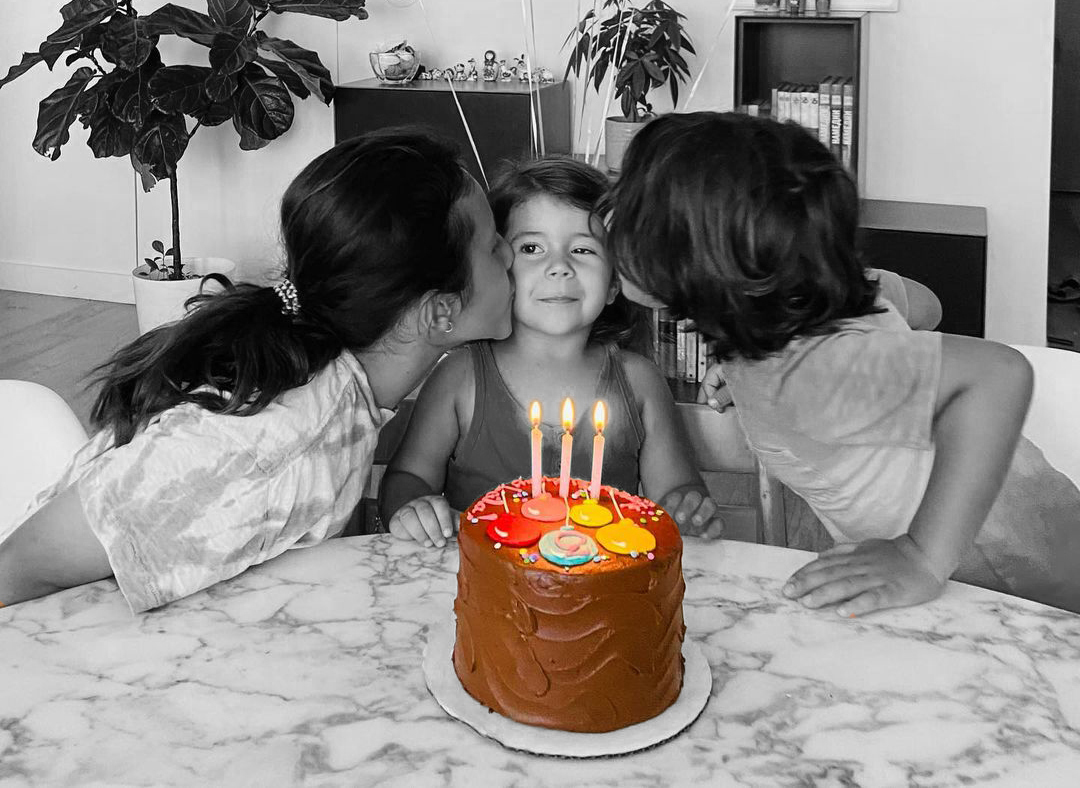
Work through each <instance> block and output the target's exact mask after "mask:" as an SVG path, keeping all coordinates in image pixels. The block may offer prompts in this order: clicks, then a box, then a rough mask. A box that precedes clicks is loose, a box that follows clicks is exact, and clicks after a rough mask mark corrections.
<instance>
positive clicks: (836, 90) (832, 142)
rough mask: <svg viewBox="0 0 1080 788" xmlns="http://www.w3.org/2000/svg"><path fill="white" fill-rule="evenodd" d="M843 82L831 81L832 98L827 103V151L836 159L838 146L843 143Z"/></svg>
mask: <svg viewBox="0 0 1080 788" xmlns="http://www.w3.org/2000/svg"><path fill="white" fill-rule="evenodd" d="M843 86H844V81H843V80H842V79H841V78H840V77H837V78H836V79H834V80H833V82H832V85H831V90H830V91H829V92H830V94H831V96H832V98H831V100H830V101H829V150H831V151H832V152H833V155H835V156H836V158H837V159H839V158H840V145H841V143H842V142H843V132H844V93H843Z"/></svg>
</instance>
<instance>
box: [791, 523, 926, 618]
mask: <svg viewBox="0 0 1080 788" xmlns="http://www.w3.org/2000/svg"><path fill="white" fill-rule="evenodd" d="M930 567H931V562H930V560H929V558H928V557H927V556H926V554H925V553H924V552H923V551H922V550H921V549H920V548H919V546H918V545H916V544H915V542H914V541H913V540H912V538H911V537H910V536H908V535H907V534H903V535H901V536H898V537H896V538H895V539H868V540H866V541H865V542H852V543H850V544H842V545H837V546H836V547H834V548H832V549H831V550H826V551H824V552H823V553H821V554H820V555H819V556H818V557H817V558H816V559H815V560H813V561H811V562H810V563H808V564H807V565H806V566H804V567H803V568H802V569H800V570H799V571H798V572H796V573H795V574H793V575H792V576H791V578H790V579H789V580H788V582H787V584H785V585H784V588H783V593H784V596H786V597H788V598H790V599H798V600H800V601H801V602H802V604H803V605H805V606H806V607H811V608H819V607H824V606H826V605H836V606H837V607H836V612H837V613H838V614H840V615H841V616H844V617H854V616H859V615H863V614H864V613H870V612H873V611H875V610H884V609H886V608H890V607H906V606H907V605H917V604H919V603H920V602H928V601H930V600H931V599H934V598H935V597H937V596H938V595H940V594H941V592H942V590H943V589H944V588H945V582H946V580H948V578H940V577H938V576H937V575H936V574H935V573H934V572H933V571H932V570H931V568H930Z"/></svg>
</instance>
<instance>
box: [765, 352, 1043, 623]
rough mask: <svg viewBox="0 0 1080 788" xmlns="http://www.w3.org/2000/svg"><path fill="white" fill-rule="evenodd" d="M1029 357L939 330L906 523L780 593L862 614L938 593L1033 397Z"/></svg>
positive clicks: (981, 514)
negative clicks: (928, 422)
mask: <svg viewBox="0 0 1080 788" xmlns="http://www.w3.org/2000/svg"><path fill="white" fill-rule="evenodd" d="M1032 380H1033V377H1032V372H1031V366H1030V365H1029V364H1028V362H1027V360H1026V359H1025V358H1024V357H1023V356H1022V355H1021V354H1020V353H1018V352H1017V351H1015V350H1013V349H1012V348H1010V347H1007V346H1006V345H1000V344H997V343H995V342H988V341H986V340H982V339H973V338H970V337H959V336H952V335H948V334H945V335H943V336H942V358H941V378H940V382H939V386H938V393H937V399H936V402H935V407H934V422H933V436H934V444H935V447H936V451H935V455H934V464H933V467H932V469H931V472H930V479H929V482H928V484H927V487H926V492H925V493H924V495H923V499H922V502H921V504H920V505H919V508H918V510H917V511H916V513H915V516H914V518H913V519H912V522H911V526H910V527H909V528H908V532H907V533H906V534H903V535H901V536H898V537H896V538H895V539H872V540H868V541H866V542H860V543H853V544H845V545H840V546H838V547H835V548H833V549H832V550H827V551H825V552H824V553H822V554H821V556H820V557H819V558H818V559H817V560H815V561H811V562H810V563H809V564H807V565H806V566H805V567H803V568H802V569H800V570H799V571H798V572H796V573H795V574H794V575H793V576H792V578H791V580H790V581H789V583H788V585H787V586H785V588H784V593H785V594H787V595H788V596H791V597H802V598H803V601H804V603H805V604H806V605H808V606H809V607H821V606H823V605H828V604H834V603H843V604H842V605H841V606H840V607H839V608H838V609H837V612H839V613H840V614H841V615H851V616H854V615H859V614H862V613H869V612H871V611H873V610H880V609H884V608H890V607H903V606H905V605H914V604H918V603H920V602H925V601H928V600H930V599H933V598H934V597H936V596H937V595H938V594H940V593H941V590H942V589H943V588H944V586H945V582H946V580H948V578H949V576H950V575H951V574H952V573H953V572H954V571H955V570H956V568H957V566H959V564H960V561H961V558H962V557H963V555H964V552H965V551H966V550H968V549H970V547H971V545H972V543H973V541H974V539H975V535H976V534H977V533H978V531H979V528H980V527H981V526H982V524H983V521H984V520H985V519H986V516H987V514H988V513H989V512H990V507H991V506H992V505H993V503H994V499H995V498H996V497H997V494H998V491H999V490H1000V488H1001V484H1002V482H1003V481H1004V479H1005V476H1006V474H1007V472H1008V469H1009V465H1010V463H1011V461H1012V456H1013V452H1014V451H1015V449H1016V443H1017V441H1018V440H1019V437H1020V429H1021V427H1022V426H1023V423H1024V416H1025V414H1026V413H1027V407H1028V403H1029V402H1030V400H1031V391H1032Z"/></svg>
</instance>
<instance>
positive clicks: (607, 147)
mask: <svg viewBox="0 0 1080 788" xmlns="http://www.w3.org/2000/svg"><path fill="white" fill-rule="evenodd" d="M649 120H652V118H650V119H649ZM648 122H649V121H648V120H641V121H637V122H636V123H635V122H633V121H629V120H626V118H623V117H621V116H620V117H611V118H607V119H605V120H604V160H605V162H606V163H607V168H608V170H610V171H611V172H619V171H620V170H621V169H622V160H623V155H624V154H625V153H626V149H627V147H629V145H630V140H632V139H633V138H634V135H635V134H637V133H638V132H639V131H641V129H642V128H643V127H644V126H645V124H646V123H648Z"/></svg>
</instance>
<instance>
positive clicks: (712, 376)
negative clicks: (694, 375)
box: [697, 364, 735, 413]
mask: <svg viewBox="0 0 1080 788" xmlns="http://www.w3.org/2000/svg"><path fill="white" fill-rule="evenodd" d="M697 401H698V402H700V403H702V404H704V405H708V406H709V407H710V408H712V409H713V410H715V411H716V412H717V413H723V412H724V411H725V410H727V409H728V408H730V407H732V406H734V404H735V401H734V400H733V399H732V398H731V390H730V389H729V388H728V386H727V381H726V380H724V373H723V372H722V371H721V369H720V365H719V364H713V365H712V366H711V367H709V368H708V369H707V370H705V377H703V378H702V379H701V385H700V386H699V387H698V398H697Z"/></svg>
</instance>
